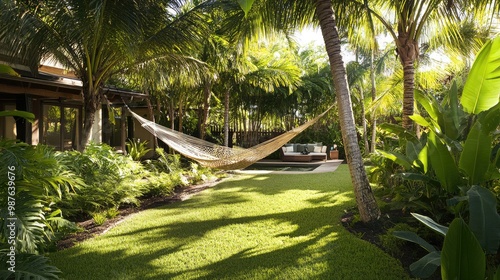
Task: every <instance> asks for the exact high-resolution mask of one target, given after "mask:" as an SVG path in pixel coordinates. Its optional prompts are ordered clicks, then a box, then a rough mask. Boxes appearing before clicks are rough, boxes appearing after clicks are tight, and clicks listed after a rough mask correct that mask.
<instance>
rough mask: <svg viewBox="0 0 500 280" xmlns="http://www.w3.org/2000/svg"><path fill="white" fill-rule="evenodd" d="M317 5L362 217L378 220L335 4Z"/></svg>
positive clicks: (320, 2) (322, 2)
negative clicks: (342, 53) (350, 89)
mask: <svg viewBox="0 0 500 280" xmlns="http://www.w3.org/2000/svg"><path fill="white" fill-rule="evenodd" d="M315 6H316V15H317V17H318V19H319V23H320V26H321V31H322V33H323V39H324V41H325V47H326V51H327V53H328V58H329V60H330V68H331V71H332V76H333V80H334V86H335V91H336V93H337V103H338V108H339V118H340V126H341V131H342V139H343V142H344V147H345V152H346V159H347V164H348V165H349V170H350V172H351V180H352V184H353V187H354V194H355V196H356V202H357V205H358V210H359V214H360V218H361V220H362V221H363V222H370V221H374V220H377V219H378V218H379V217H380V209H379V208H378V205H377V202H376V200H375V196H374V195H373V192H372V189H371V187H370V183H369V182H368V177H367V175H366V171H365V168H364V165H363V158H362V156H361V151H360V149H359V145H358V139H357V135H356V126H355V123H354V114H353V112H352V103H351V96H350V92H349V87H348V84H347V75H346V70H345V67H344V62H343V61H342V55H341V54H340V39H339V34H338V30H337V26H336V21H335V17H334V15H333V9H332V4H331V1H330V0H315Z"/></svg>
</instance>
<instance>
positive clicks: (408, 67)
mask: <svg viewBox="0 0 500 280" xmlns="http://www.w3.org/2000/svg"><path fill="white" fill-rule="evenodd" d="M400 29H401V28H400ZM396 46H397V52H398V55H399V60H400V61H401V64H402V65H403V81H404V84H403V85H404V93H403V127H404V128H405V129H408V130H409V129H412V127H413V121H412V120H411V119H410V116H411V115H413V105H414V98H413V95H414V91H415V61H416V59H417V56H418V43H417V41H416V40H415V39H413V38H411V37H410V36H409V35H408V34H406V33H404V32H401V30H399V35H398V40H397V41H396Z"/></svg>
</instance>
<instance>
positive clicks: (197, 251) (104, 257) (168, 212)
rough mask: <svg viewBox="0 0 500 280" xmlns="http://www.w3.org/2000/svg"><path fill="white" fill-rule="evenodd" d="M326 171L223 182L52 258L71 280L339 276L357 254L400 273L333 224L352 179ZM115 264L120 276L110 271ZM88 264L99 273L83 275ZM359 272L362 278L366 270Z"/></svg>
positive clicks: (347, 201) (346, 202) (347, 203)
mask: <svg viewBox="0 0 500 280" xmlns="http://www.w3.org/2000/svg"><path fill="white" fill-rule="evenodd" d="M333 177H334V176H332V175H331V174H330V175H322V176H306V177H304V176H302V175H296V179H294V178H293V176H288V175H286V176H277V175H270V176H257V177H248V176H247V179H246V180H228V181H224V182H223V183H221V184H219V185H217V186H215V187H214V188H211V189H209V190H206V191H204V192H202V193H200V194H198V195H196V196H193V197H192V198H191V199H190V200H187V201H183V202H181V203H174V204H170V205H166V206H163V207H160V208H156V209H150V210H146V211H143V212H141V213H138V214H136V215H133V216H132V217H130V218H128V219H127V220H125V221H124V222H123V223H121V224H119V225H118V226H116V227H115V228H113V229H111V230H110V231H109V232H108V233H106V234H105V235H103V236H100V237H97V238H95V239H93V240H88V241H85V242H83V243H82V244H80V245H78V246H76V247H74V248H70V249H67V250H64V251H62V252H57V253H54V254H51V257H53V259H54V262H55V264H56V265H57V266H58V267H60V268H61V269H62V270H63V271H64V272H65V273H66V275H65V278H66V279H72V280H78V279H86V280H87V279H117V280H118V279H120V280H121V279H134V277H133V276H135V277H136V278H135V279H159V278H158V275H161V277H160V279H198V278H205V279H345V278H337V277H336V276H335V277H333V278H332V277H331V276H332V275H344V276H346V277H347V276H349V275H352V261H353V260H356V258H365V259H366V258H368V260H365V261H368V262H370V260H371V261H373V262H379V263H380V264H378V265H376V266H375V267H371V268H370V269H371V270H372V271H373V270H376V271H379V273H382V274H381V275H383V273H384V271H383V269H382V267H384V266H387V265H391V266H396V268H397V270H398V271H400V272H398V273H400V274H398V275H404V272H403V269H402V268H400V267H398V266H397V262H395V260H394V259H392V258H391V257H389V256H388V255H386V254H385V253H383V252H382V251H381V250H379V249H377V248H376V247H375V246H373V245H372V244H369V243H367V242H365V241H362V240H360V239H358V238H356V237H354V236H352V235H351V234H350V233H349V232H348V231H346V230H345V229H344V228H343V227H342V226H341V225H340V217H341V216H342V214H343V213H344V210H345V209H348V208H350V207H352V206H354V198H353V194H352V190H351V187H350V185H347V186H345V185H344V186H343V185H338V184H335V183H331V182H332V181H333V180H332V179H333ZM256 178H259V179H256ZM297 178H301V179H300V180H299V179H297ZM303 180H305V181H306V182H307V183H306V184H304V181H303ZM337 181H339V180H337ZM340 181H342V180H340ZM347 252H348V253H347ZM76 264H77V265H76ZM80 264H84V265H85V266H84V267H82V266H81V265H80ZM123 267H127V269H126V270H127V273H126V276H124V275H125V273H124V272H123V273H122V272H115V270H117V271H118V270H120V269H123ZM86 268H87V269H86ZM89 268H92V269H89ZM357 269H358V268H357ZM89 271H91V273H93V275H94V274H95V275H97V276H96V277H95V278H92V277H84V276H88V275H86V273H89ZM360 271H361V272H359V273H358V272H356V273H358V275H360V277H361V276H363V275H366V274H367V273H369V271H366V270H362V269H361V270H360ZM127 277H128V278H127ZM400 278H402V277H398V278H393V279H400ZM403 278H404V277H403ZM358 279H361V278H358Z"/></svg>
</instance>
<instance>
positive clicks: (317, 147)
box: [313, 146, 321, 153]
mask: <svg viewBox="0 0 500 280" xmlns="http://www.w3.org/2000/svg"><path fill="white" fill-rule="evenodd" d="M313 152H315V153H321V146H314V151H313Z"/></svg>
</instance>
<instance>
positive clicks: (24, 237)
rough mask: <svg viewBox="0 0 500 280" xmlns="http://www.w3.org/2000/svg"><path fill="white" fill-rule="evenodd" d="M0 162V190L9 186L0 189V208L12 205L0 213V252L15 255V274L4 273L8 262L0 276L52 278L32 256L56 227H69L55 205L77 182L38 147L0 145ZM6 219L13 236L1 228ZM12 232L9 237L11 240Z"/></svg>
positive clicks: (45, 149)
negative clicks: (4, 251)
mask: <svg viewBox="0 0 500 280" xmlns="http://www.w3.org/2000/svg"><path fill="white" fill-rule="evenodd" d="M0 162H2V166H1V167H0V172H1V174H4V176H0V185H2V186H7V185H9V184H10V185H11V186H14V187H15V188H14V189H8V188H0V205H9V204H8V202H9V201H10V202H11V204H12V202H13V201H14V202H15V204H13V205H11V206H13V207H12V208H11V209H9V208H8V207H2V208H0V228H1V230H0V250H11V247H12V248H15V252H16V267H15V272H13V271H11V270H8V268H6V266H7V265H8V263H6V262H4V261H2V262H1V263H2V264H1V265H0V275H1V276H5V275H7V276H6V277H11V276H10V275H12V274H13V275H14V278H15V279H56V278H57V276H56V275H57V273H58V270H57V268H55V267H53V266H50V265H49V264H48V263H47V260H46V258H44V257H42V256H40V255H38V254H40V253H42V252H43V251H44V250H45V249H46V248H47V247H48V246H49V244H50V242H51V241H52V237H54V231H58V230H59V228H58V227H59V226H64V225H67V224H70V223H69V222H68V221H66V220H64V218H63V217H62V212H61V211H60V209H57V207H56V204H57V203H58V202H60V201H62V200H65V199H66V198H67V197H70V196H71V195H72V194H74V191H75V190H76V189H78V188H80V187H81V186H82V185H83V181H82V180H81V179H80V178H79V177H78V176H76V175H75V174H74V173H72V172H71V171H69V170H68V169H67V168H66V167H65V166H63V165H61V163H60V162H59V161H58V160H57V153H55V152H54V151H53V150H52V149H51V148H49V147H46V146H42V145H39V146H31V145H27V144H25V143H19V142H16V141H15V140H0ZM8 171H11V173H8ZM7 174H11V176H7ZM12 174H14V175H12ZM12 219H15V228H14V230H13V231H12V230H11V228H9V227H7V225H10V224H11V222H12ZM63 221H64V222H63ZM12 232H15V238H11V237H12ZM14 241H15V242H14ZM3 256H5V254H2V257H3ZM30 277H31V278H30ZM0 278H2V279H7V278H3V277H0Z"/></svg>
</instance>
